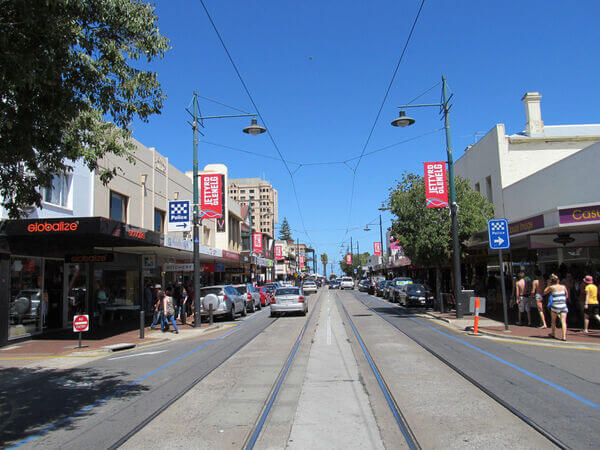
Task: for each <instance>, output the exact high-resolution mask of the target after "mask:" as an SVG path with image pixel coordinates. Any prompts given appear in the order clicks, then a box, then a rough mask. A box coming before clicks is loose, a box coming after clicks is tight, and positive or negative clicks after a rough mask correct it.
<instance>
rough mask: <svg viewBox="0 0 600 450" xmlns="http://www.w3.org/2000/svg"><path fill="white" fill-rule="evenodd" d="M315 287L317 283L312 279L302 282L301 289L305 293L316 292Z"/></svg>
mask: <svg viewBox="0 0 600 450" xmlns="http://www.w3.org/2000/svg"><path fill="white" fill-rule="evenodd" d="M317 289H318V288H317V284H316V283H315V282H314V281H305V282H304V284H302V290H303V291H304V293H305V294H306V295H308V294H316V293H317Z"/></svg>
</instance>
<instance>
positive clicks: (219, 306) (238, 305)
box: [200, 284, 246, 320]
mask: <svg viewBox="0 0 600 450" xmlns="http://www.w3.org/2000/svg"><path fill="white" fill-rule="evenodd" d="M211 304H212V305H213V316H215V317H218V316H226V317H227V318H229V319H230V320H235V316H236V314H241V315H242V316H245V315H246V302H245V300H244V297H242V296H241V295H240V294H239V292H238V291H237V290H236V289H235V288H234V287H233V286H231V285H229V284H226V285H220V286H209V287H204V288H201V289H200V315H201V316H208V311H209V308H210V305H211Z"/></svg>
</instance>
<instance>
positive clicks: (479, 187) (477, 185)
mask: <svg viewBox="0 0 600 450" xmlns="http://www.w3.org/2000/svg"><path fill="white" fill-rule="evenodd" d="M475 190H476V191H477V192H481V186H480V185H479V183H475Z"/></svg>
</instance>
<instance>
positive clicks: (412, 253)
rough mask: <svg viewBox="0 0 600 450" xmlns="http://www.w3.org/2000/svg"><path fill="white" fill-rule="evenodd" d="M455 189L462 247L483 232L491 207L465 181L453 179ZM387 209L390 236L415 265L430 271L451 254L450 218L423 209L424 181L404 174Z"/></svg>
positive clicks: (441, 211)
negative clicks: (391, 217)
mask: <svg viewBox="0 0 600 450" xmlns="http://www.w3.org/2000/svg"><path fill="white" fill-rule="evenodd" d="M455 186H456V199H457V203H458V205H459V214H458V225H459V240H460V242H461V245H463V246H464V243H465V242H466V241H467V240H468V239H469V237H470V236H472V235H473V234H474V233H476V232H478V231H481V230H484V229H485V227H486V226H487V219H491V218H493V217H494V207H493V205H492V204H491V203H490V202H488V201H487V200H486V199H485V198H483V196H482V195H481V194H480V193H479V192H476V191H475V190H473V189H472V188H471V185H470V184H469V182H468V180H466V179H464V178H460V177H456V182H455ZM388 206H389V207H390V211H391V213H392V214H394V215H395V216H396V218H395V219H394V220H393V223H392V235H393V236H394V237H395V238H396V239H398V241H399V243H400V245H402V248H403V249H404V252H405V254H406V256H408V257H409V258H410V259H411V261H412V262H413V263H414V264H418V265H422V266H425V267H432V266H436V265H439V264H443V263H445V262H447V261H448V260H449V258H450V255H451V251H452V235H451V233H450V231H451V220H450V214H449V211H448V208H427V207H425V182H424V180H423V177H421V176H419V175H415V174H412V173H406V172H405V173H404V174H403V175H402V179H401V180H400V182H399V183H398V185H397V186H396V188H395V189H391V192H390V198H389V203H388Z"/></svg>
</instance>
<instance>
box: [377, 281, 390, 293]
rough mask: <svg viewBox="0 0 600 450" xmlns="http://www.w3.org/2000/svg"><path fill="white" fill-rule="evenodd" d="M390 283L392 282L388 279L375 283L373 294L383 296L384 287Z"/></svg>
mask: <svg viewBox="0 0 600 450" xmlns="http://www.w3.org/2000/svg"><path fill="white" fill-rule="evenodd" d="M390 284H392V282H391V281H390V280H383V281H380V282H379V283H377V287H376V288H375V295H377V297H383V291H384V289H385V287H386V286H388V285H390Z"/></svg>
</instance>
